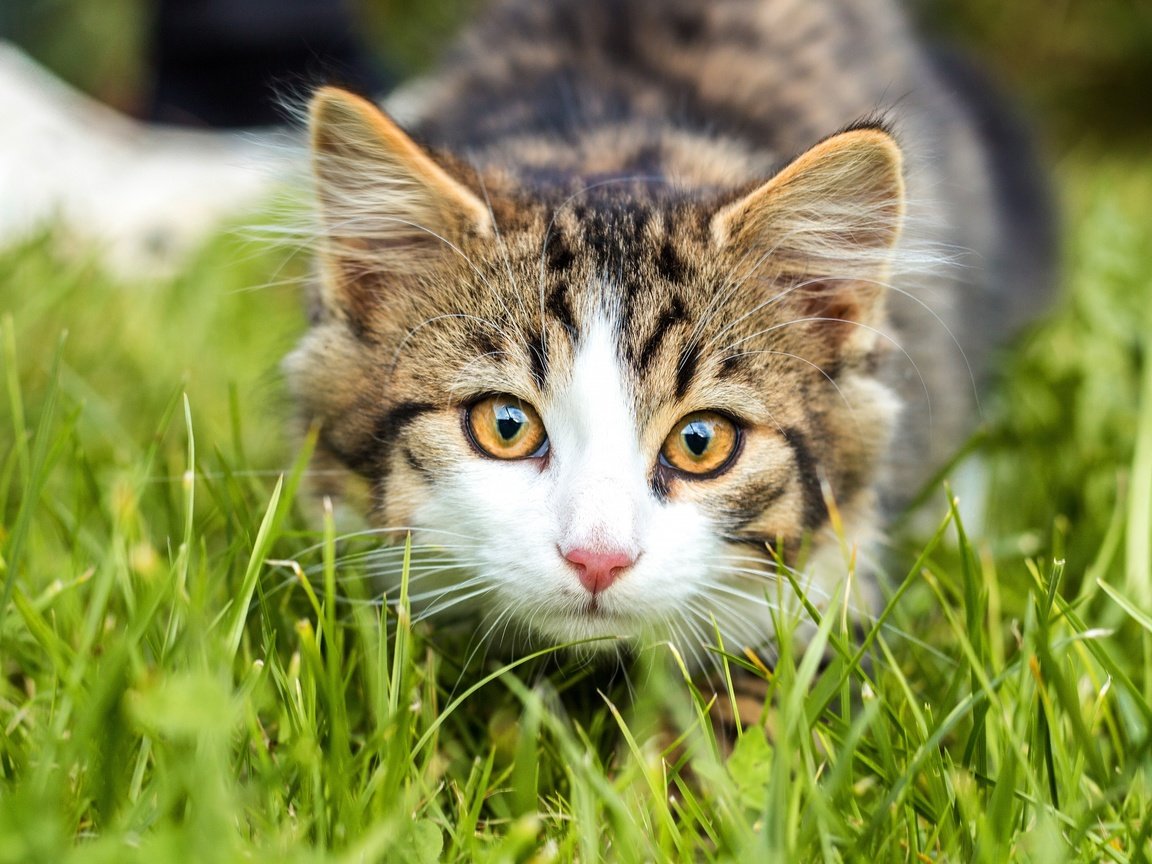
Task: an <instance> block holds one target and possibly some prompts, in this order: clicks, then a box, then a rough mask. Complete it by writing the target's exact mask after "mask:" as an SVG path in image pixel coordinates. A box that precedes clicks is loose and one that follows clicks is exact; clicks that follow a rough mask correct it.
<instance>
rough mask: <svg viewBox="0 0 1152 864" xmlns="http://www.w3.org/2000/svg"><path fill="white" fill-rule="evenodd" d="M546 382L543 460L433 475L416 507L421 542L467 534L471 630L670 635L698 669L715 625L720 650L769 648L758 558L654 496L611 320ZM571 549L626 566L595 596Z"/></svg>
mask: <svg viewBox="0 0 1152 864" xmlns="http://www.w3.org/2000/svg"><path fill="white" fill-rule="evenodd" d="M557 374H559V373H557ZM549 387H550V391H549V396H548V397H547V398H546V400H545V402H544V404H542V405H539V406H536V407H537V410H538V411H539V413H540V415H541V418H542V419H543V421H544V424H545V426H546V427H547V429H548V434H549V441H550V448H551V449H550V453H549V456H548V459H547V460H546V462H544V463H540V462H539V461H538V460H522V461H500V460H496V459H486V458H483V457H480V456H477V457H475V458H474V459H470V460H468V461H467V462H465V463H464V464H462V465H461V466H460V468H459V470H458V471H456V472H454V473H453V474H452V475H451V476H450V477H445V478H443V479H442V480H439V481H437V482H436V483H435V485H434V487H433V490H432V493H431V495H430V496H429V498H428V500H427V501H426V502H425V503H424V504H422V505H421V506H420V507H419V508H418V510H417V512H416V520H417V524H418V525H423V526H427V527H428V528H429V529H430V531H429V533H428V536H427V537H426V538H423V539H424V540H426V541H429V542H433V543H434V542H436V535H435V534H434V533H433V532H432V530H431V529H445V528H451V529H452V530H453V531H456V532H460V533H462V534H466V535H467V536H468V537H469V538H471V540H472V544H471V545H470V546H469V551H468V552H467V553H461V554H459V555H458V557H459V558H460V560H461V564H462V566H464V567H465V568H466V569H467V570H469V571H471V573H473V574H475V575H476V576H477V577H478V578H479V581H480V582H481V583H482V584H483V586H484V587H485V588H486V589H488V590H487V591H486V592H485V594H484V600H483V605H484V607H485V609H486V612H487V615H486V617H485V619H484V620H485V622H486V623H484V624H483V625H482V626H483V627H484V628H485V629H482V630H481V631H480V632H479V634H478V635H479V636H480V637H481V638H482V639H488V638H489V637H490V636H499V635H501V634H503V633H504V632H505V630H507V631H510V632H518V631H527V632H530V633H531V634H534V635H535V636H537V637H542V638H543V639H545V640H548V641H550V642H555V643H566V642H572V641H577V640H581V639H588V638H590V637H609V636H620V637H625V638H628V639H632V640H635V639H638V638H658V639H671V640H672V641H674V642H676V643H677V644H678V645H679V646H680V647H681V650H682V652H683V653H684V654H685V655H686V656H688V657H689V659H690V662H695V663H697V664H699V663H702V662H706V661H705V660H704V658H703V655H704V652H703V650H702V649H701V647H700V646H701V645H703V644H712V643H713V642H714V641H715V635H714V629H713V627H714V625H713V619H715V622H716V623H717V624H719V626H720V628H721V631H722V632H723V633H724V636H725V639H726V640H727V641H728V642H729V643H730V644H731V643H734V644H738V645H746V644H755V645H760V644H763V643H764V642H765V641H767V640H768V639H769V638H770V637H771V633H772V628H771V619H770V616H769V611H768V601H767V600H765V595H766V594H768V595H770V596H772V597H775V589H774V588H772V587H771V586H772V582H771V579H770V577H769V575H768V571H767V568H766V567H765V566H764V564H763V563H762V562H761V563H756V560H755V558H754V557H753V556H751V555H744V554H743V553H733V552H732V551H731V549H732V547H731V546H730V545H729V544H727V543H726V542H725V541H724V540H723V539H722V538H721V537H720V536H719V535H718V533H717V531H716V527H715V526H714V525H713V524H712V522H711V520H710V518H709V517H708V516H707V515H706V514H705V513H704V512H703V511H702V510H701V508H700V507H698V506H697V505H696V504H693V503H690V502H684V501H676V500H669V501H663V500H660V499H659V498H657V496H656V494H655V493H654V492H653V491H652V489H651V484H650V477H651V475H652V472H653V470H654V467H655V465H656V460H657V453H655V452H647V451H645V450H642V449H641V445H640V436H639V435H638V433H637V429H636V421H635V412H634V410H633V394H632V392H631V388H630V383H629V378H628V375H627V373H626V372H625V370H624V368H623V367H622V364H621V361H620V357H619V350H618V347H617V335H616V330H615V326H614V324H613V322H612V321H611V320H610V319H609V318H608V317H607V316H602V317H600V318H599V319H597V320H596V321H594V322H593V323H592V325H591V326H590V327H588V328H587V329H586V330H585V331H584V333H583V334H582V336H581V338H580V341H579V344H578V346H577V350H576V357H575V361H574V364H573V366H572V369H571V372H570V375H569V376H568V377H567V378H564V377H558V378H557V379H556V380H553V381H550V382H549ZM575 548H584V549H593V550H597V551H622V552H626V553H627V554H629V555H630V556H633V557H635V563H634V564H633V565H632V566H631V567H629V568H628V569H627V570H626V571H624V572H623V573H621V574H619V575H618V577H617V578H616V580H615V581H614V582H612V584H611V585H609V586H608V587H607V588H606V589H604V590H603V591H601V592H600V593H598V594H597V595H596V596H595V599H593V596H592V595H591V594H590V593H589V592H588V591H587V590H586V589H585V588H584V587H583V585H581V582H580V579H579V574H578V572H577V569H576V568H575V567H573V565H572V564H571V563H569V562H568V561H567V560H565V558H564V553H565V552H566V551H569V550H571V549H575ZM474 584H475V583H473V582H469V585H474ZM612 645H613V643H612V642H611V641H610V640H609V641H605V642H600V643H595V644H594V645H593V646H592V647H594V648H595V647H601V648H610V647H612Z"/></svg>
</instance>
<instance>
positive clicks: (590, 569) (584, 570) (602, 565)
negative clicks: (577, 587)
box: [564, 549, 636, 594]
mask: <svg viewBox="0 0 1152 864" xmlns="http://www.w3.org/2000/svg"><path fill="white" fill-rule="evenodd" d="M564 557H565V558H567V559H568V560H569V561H570V562H571V563H572V564H573V565H575V567H576V570H577V573H578V575H579V576H580V583H581V584H582V585H583V586H584V587H585V588H587V589H588V591H589V593H591V594H599V593H600V592H601V591H603V590H604V589H606V588H607V587H608V586H609V585H611V584H612V583H613V582H615V581H616V579H617V577H619V576H620V575H621V574H622V573H623V572H624V571H625V570H627V569H628V568H629V567H631V566H632V565H633V564H635V563H636V556H634V555H629V554H628V553H627V552H621V551H619V550H616V549H612V550H609V551H607V552H594V551H592V550H591V549H571V550H569V551H568V552H566V553H564Z"/></svg>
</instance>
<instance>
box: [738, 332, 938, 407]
mask: <svg viewBox="0 0 1152 864" xmlns="http://www.w3.org/2000/svg"><path fill="white" fill-rule="evenodd" d="M818 322H829V323H836V324H849V325H851V326H853V327H859V328H861V329H863V330H867V331H868V332H870V333H874V334H876V335H877V336H879V337H880V338H881V339H884V340H885V341H887V342H888V343H889V344H891V345H892V346H893V347H894V348H895V349H896V350H897V351H899V352H900V353H901V354H903V355H904V358H905V359H906V360H907V361H908V364H909V365H910V366H911V367H912V370H913V371H914V372H915V373H916V377H917V378H919V379H920V386H921V388H923V390H924V402H925V405H926V406H927V411H928V426H929V428H931V426H932V396H931V395H930V394H929V392H928V382H927V381H926V380H925V379H924V376H923V374H921V372H920V367H919V366H918V365H917V364H916V361H915V360H913V359H912V355H911V354H909V353H908V351H907V349H905V348H904V346H903V345H901V344H900V342H899V340H897V339H896V338H895V337H893V336H892V335H891V334H889V333H886V332H884V331H883V330H881V329H879V328H878V327H873V326H872V325H871V324H865V323H863V322H861V321H853V320H851V319H849V318H834V317H826V316H820V315H809V316H805V317H803V318H793V319H791V320H789V321H783V322H780V323H779V324H773V325H772V326H771V327H765V328H764V329H762V330H758V331H756V332H755V333H752V334H749V335H748V336H743V337H741V338H740V339H737V340H736V341H735V342H732V343H729V344H728V345H726V346H724V348H721V349H720V350H721V351H727V350H728V349H729V348H733V347H735V346H737V345H739V344H740V343H742V342H747V341H749V340H750V339H754V338H756V337H759V336H765V335H767V334H769V333H772V332H773V331H776V330H781V329H783V328H784V327H791V326H793V325H795V324H806V323H818Z"/></svg>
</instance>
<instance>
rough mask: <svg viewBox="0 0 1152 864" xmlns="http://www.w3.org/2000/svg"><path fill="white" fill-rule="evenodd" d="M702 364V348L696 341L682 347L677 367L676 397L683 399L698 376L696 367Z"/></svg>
mask: <svg viewBox="0 0 1152 864" xmlns="http://www.w3.org/2000/svg"><path fill="white" fill-rule="evenodd" d="M699 365H700V350H699V349H698V348H697V347H696V343H695V342H694V341H693V342H688V343H687V344H686V345H685V346H684V347H683V348H681V349H680V363H679V365H677V367H676V398H677V399H683V398H684V394H685V393H687V392H688V387H689V386H691V384H692V381H693V379H694V378H695V377H696V367H697V366H699Z"/></svg>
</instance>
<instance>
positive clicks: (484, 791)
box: [0, 149, 1152, 864]
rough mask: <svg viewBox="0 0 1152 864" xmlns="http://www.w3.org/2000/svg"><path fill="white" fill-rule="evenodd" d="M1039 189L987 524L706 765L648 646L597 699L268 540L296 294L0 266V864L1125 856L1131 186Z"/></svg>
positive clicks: (245, 262)
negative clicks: (1037, 285)
mask: <svg viewBox="0 0 1152 864" xmlns="http://www.w3.org/2000/svg"><path fill="white" fill-rule="evenodd" d="M1057 171H1058V175H1059V177H1060V178H1061V181H1062V185H1063V188H1064V191H1065V198H1066V201H1065V204H1066V207H1065V210H1066V213H1067V216H1068V219H1067V221H1068V232H1067V237H1066V250H1067V255H1066V259H1067V260H1066V264H1067V267H1066V271H1067V280H1066V282H1067V284H1066V285H1065V289H1066V290H1065V292H1064V294H1063V296H1062V299H1061V300H1060V302H1059V303H1058V306H1057V307H1056V308H1055V309H1054V310H1053V311H1052V312H1051V313H1050V314H1049V315H1048V316H1047V317H1046V318H1045V319H1044V320H1043V322H1042V323H1041V324H1040V325H1039V326H1038V327H1037V328H1036V329H1035V330H1033V331H1032V332H1031V333H1030V334H1029V335H1028V336H1027V337H1026V338H1025V340H1024V341H1023V342H1022V344H1021V345H1020V347H1019V348H1018V349H1017V350H1016V351H1015V352H1014V353H1013V354H1011V355H1010V356H1007V357H1006V358H1005V360H1004V363H1003V368H1004V370H1005V372H1004V377H1003V380H1002V382H1001V384H1000V387H999V389H998V396H997V398H996V399H994V400H992V401H991V402H990V404H988V405H986V410H985V413H986V415H987V416H986V423H985V428H984V430H983V432H982V434H981V435H980V436H979V439H978V441H977V442H976V443H975V445H974V449H975V451H976V452H977V453H978V454H980V457H981V458H982V459H983V460H984V463H985V465H986V466H987V471H988V474H989V476H990V478H991V482H990V488H989V490H988V494H987V498H988V500H987V502H986V504H985V508H984V509H985V511H986V514H987V517H986V522H987V524H986V525H984V526H981V527H980V528H979V529H978V530H973V531H971V532H967V531H966V530H965V526H963V525H961V524H959V522H958V520H957V518H956V517H955V514H954V513H953V512H952V510H951V507H950V506H949V500H948V496H947V495H946V493H945V492H944V491H943V488H941V489H940V490H939V491H933V492H931V493H930V495H929V498H928V502H929V503H928V505H927V511H928V513H929V514H930V516H931V519H932V520H934V521H935V524H937V525H939V530H938V531H936V532H935V533H933V531H932V530H931V529H929V530H927V531H923V530H919V531H917V532H913V531H911V530H910V529H909V530H907V531H904V532H903V533H901V534H900V535H898V536H897V537H896V538H895V546H896V549H895V551H894V553H893V554H892V556H891V559H890V560H891V567H892V571H891V573H890V577H891V585H890V589H889V596H890V597H891V602H890V603H889V605H888V607H887V609H886V610H885V612H884V615H883V616H882V619H881V621H880V622H878V623H877V624H876V625H875V626H873V627H871V628H868V630H867V632H866V635H865V636H864V637H861V636H860V635H858V634H855V633H852V632H851V630H850V628H849V627H847V626H846V625H845V623H844V621H843V619H842V618H841V616H840V615H837V614H829V615H827V616H826V617H825V618H824V619H823V620H822V622H821V624H820V627H819V629H818V631H817V635H816V637H815V639H814V640H813V641H812V643H811V645H810V646H809V647H808V648H806V649H804V650H797V651H792V650H790V649H789V647H788V645H789V643H788V640H787V639H785V640H782V643H781V656H780V660H779V663H778V664H777V665H776V667H775V668H774V670H773V671H772V673H771V674H767V675H766V678H767V697H766V704H765V706H764V712H763V720H764V723H763V724H762V725H753V726H751V727H750V728H749V729H748V730H746V731H745V732H744V733H743V734H742V735H741V736H740V737H739V739H738V740H737V741H736V743H735V745H734V747H732V748H731V750H730V752H729V750H728V749H727V748H726V747H724V746H722V743H721V742H718V741H717V740H716V738H715V736H714V734H713V732H712V729H711V725H710V724H709V723H708V722H707V720H706V712H707V704H706V701H707V700H706V699H705V698H704V697H703V696H702V695H701V694H700V693H699V692H696V691H695V690H693V688H692V687H691V686H690V685H689V684H688V683H686V681H685V679H684V677H683V676H682V675H680V674H678V672H677V665H676V658H675V656H674V655H673V654H672V652H670V651H669V650H667V649H666V648H664V647H661V646H653V647H652V648H651V649H649V650H647V651H645V652H644V659H645V663H644V666H645V668H643V669H638V670H637V671H636V672H635V674H634V676H633V678H632V681H631V684H632V685H633V689H634V690H635V691H636V692H635V693H634V694H633V695H632V696H631V697H628V696H627V694H626V693H623V692H621V691H622V689H625V688H622V687H621V686H620V682H612V686H608V685H604V688H603V692H602V693H598V692H597V690H596V687H595V686H594V684H595V682H590V681H588V680H580V679H581V675H582V673H581V672H580V671H577V672H576V673H574V674H573V675H570V676H564V675H561V674H559V673H556V672H555V671H552V672H551V673H549V670H550V669H552V668H553V667H554V666H555V665H556V664H555V663H551V664H550V663H549V661H550V660H555V658H548V657H542V658H536V659H531V660H528V661H527V662H524V663H523V664H522V665H514V666H508V667H503V668H502V667H500V666H499V664H497V663H496V662H494V661H490V660H486V659H485V658H483V657H479V658H473V661H472V662H471V663H469V664H462V660H463V658H464V657H465V651H464V650H463V647H462V646H463V643H462V642H461V641H460V640H459V639H458V638H457V637H456V636H455V635H454V634H452V633H450V632H449V633H444V632H438V631H436V630H429V629H427V628H426V627H425V626H424V625H423V624H417V625H413V624H412V623H411V621H410V618H409V616H408V615H407V612H406V609H405V606H404V602H403V598H401V597H394V598H390V600H392V601H394V602H392V603H391V604H390V605H388V606H387V607H384V608H382V607H380V606H379V605H377V604H373V603H371V602H367V595H368V594H369V592H370V588H369V587H368V586H367V584H366V579H365V578H363V577H364V573H363V570H362V569H358V566H359V565H357V564H356V562H355V560H354V552H355V548H354V547H351V548H349V547H346V546H345V545H344V544H341V545H340V546H337V544H336V543H335V542H334V533H335V528H334V527H333V526H332V523H331V521H327V520H325V518H324V517H323V515H322V514H321V515H320V516H319V517H317V515H316V514H313V515H312V516H311V517H307V516H305V515H304V513H305V511H308V510H315V509H316V508H315V507H310V506H309V505H308V504H307V503H306V502H305V501H304V500H303V498H304V495H303V489H302V486H301V481H302V472H303V467H302V466H303V464H304V455H306V450H307V446H306V445H305V447H304V451H305V452H304V454H303V455H302V453H301V449H300V447H299V446H298V443H297V442H295V441H294V440H293V436H292V434H291V432H290V430H289V423H288V417H289V415H290V410H289V407H288V406H287V404H286V402H285V400H284V397H283V392H282V388H281V385H280V382H279V378H278V374H277V371H276V364H277V362H278V360H279V358H280V357H281V356H282V355H283V354H284V352H285V351H286V350H287V349H288V348H289V347H290V345H291V344H292V342H293V341H294V339H295V338H296V337H297V335H298V334H299V333H300V332H301V330H302V328H303V315H302V312H301V308H300V307H301V305H302V304H301V303H300V298H299V296H298V294H299V287H298V280H299V279H300V278H301V277H302V276H303V274H304V272H305V270H306V265H305V264H304V263H302V262H301V261H300V260H298V258H295V257H293V256H291V255H289V254H287V253H286V252H285V251H284V250H283V249H277V248H269V246H268V245H267V244H265V243H262V242H258V241H252V240H244V239H239V235H238V234H236V233H225V234H223V235H222V236H221V237H220V238H218V239H217V240H216V241H214V242H213V243H212V244H211V245H210V246H209V247H208V248H206V249H205V250H203V252H202V253H200V254H199V255H198V256H197V257H196V259H195V260H194V261H192V262H190V263H189V265H188V266H187V268H186V269H185V270H184V272H183V273H182V274H181V275H180V276H179V277H178V278H175V279H173V280H171V281H165V282H162V283H159V284H125V283H123V282H120V281H117V280H115V279H113V278H111V277H109V276H108V275H107V274H105V273H104V272H102V271H101V269H100V268H99V267H98V266H96V265H94V264H91V263H88V262H85V261H84V260H81V259H78V258H77V257H76V255H75V254H65V253H64V252H63V251H62V244H61V242H60V240H59V239H58V238H53V237H52V236H50V235H46V236H44V237H41V238H38V239H35V240H32V241H29V242H27V243H25V244H23V245H22V246H20V247H18V248H15V249H9V250H7V251H4V252H0V316H2V321H3V323H2V328H0V329H2V332H0V369H2V375H0V377H2V382H0V390H2V391H3V398H2V399H0V430H3V431H0V864H24V862H133V861H140V862H145V861H146V862H167V861H197V862H215V861H220V862H229V861H238V860H256V861H288V862H296V861H299V862H305V861H308V862H312V861H347V862H353V861H355V862H360V861H388V862H392V861H398V862H407V861H412V862H432V861H438V860H445V861H472V860H479V861H493V862H496V861H508V862H512V861H535V862H545V861H572V860H577V861H583V862H590V861H595V860H599V859H601V858H603V859H606V860H613V861H616V860H619V861H625V862H633V861H635V862H641V861H665V860H692V861H696V860H732V861H742V862H743V861H808V860H829V861H836V860H845V861H857V860H870V861H876V862H879V861H937V860H948V861H963V862H968V861H1008V860H1013V861H1040V862H1044V864H1052V862H1056V861H1063V860H1069V861H1101V860H1103V861H1147V860H1149V858H1150V857H1152V818H1150V816H1152V773H1150V772H1149V768H1150V767H1152V753H1150V747H1152V737H1150V732H1152V363H1149V358H1150V357H1152V160H1149V159H1148V158H1147V157H1145V156H1142V155H1139V154H1138V155H1134V156H1124V155H1112V156H1107V157H1105V156H1099V155H1097V154H1096V151H1091V150H1087V149H1086V150H1085V152H1084V153H1080V154H1077V153H1072V154H1071V155H1068V156H1065V157H1064V158H1062V159H1061V160H1060V163H1059V165H1058V166H1057ZM337 555H342V556H343V555H347V556H349V558H350V559H351V560H350V561H349V562H348V563H342V564H341V566H340V567H339V568H337V567H336V566H335V563H334V562H335V558H336V556H337ZM299 573H303V574H304V575H305V577H306V578H304V579H301V578H299V575H298V574H299ZM780 626H781V628H782V629H783V630H784V631H785V632H789V631H790V630H791V629H792V628H793V627H794V626H795V622H791V621H781V624H780ZM731 662H732V664H733V665H735V664H736V663H738V662H741V661H740V659H739V658H734V659H733V660H732V661H731ZM462 665H468V668H467V669H462V668H461V666H462ZM562 691H569V692H562ZM722 698H724V697H722ZM669 729H678V730H681V731H682V735H680V738H679V740H675V741H673V740H671V739H670V737H669V735H668V734H667V731H668V730H669ZM765 730H767V731H765Z"/></svg>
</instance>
